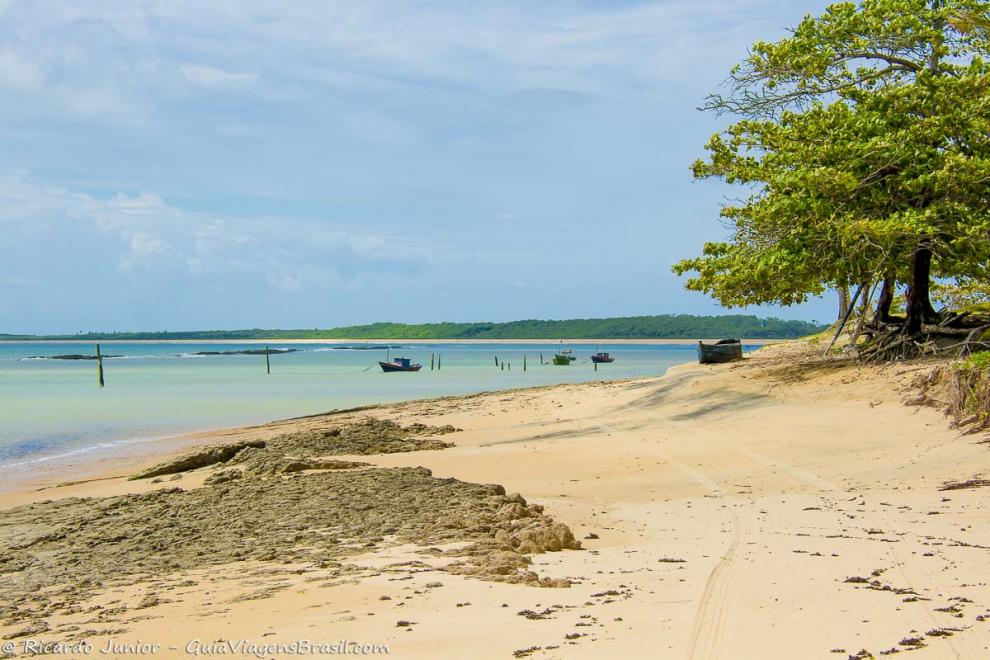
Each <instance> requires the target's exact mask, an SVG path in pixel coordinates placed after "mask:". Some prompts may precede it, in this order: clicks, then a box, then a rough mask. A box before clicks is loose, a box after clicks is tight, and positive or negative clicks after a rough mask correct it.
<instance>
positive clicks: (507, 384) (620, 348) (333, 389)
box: [0, 342, 695, 468]
mask: <svg viewBox="0 0 990 660" xmlns="http://www.w3.org/2000/svg"><path fill="white" fill-rule="evenodd" d="M259 348H263V347H261V346H259V345H258V344H189V343H182V344H162V343H128V344H103V345H102V349H103V352H104V354H111V355H119V356H121V357H111V358H108V359H107V360H105V370H106V387H105V388H102V389H101V388H99V387H98V386H97V377H96V363H95V361H67V360H52V359H44V358H43V356H49V355H60V354H83V353H88V354H91V353H94V351H95V347H94V345H92V344H76V343H49V342H43V343H42V342H25V343H21V342H17V343H7V344H0V468H4V467H8V468H9V467H11V466H23V465H26V464H31V463H34V462H38V461H46V460H50V459H53V458H59V457H66V456H75V457H77V458H81V457H82V455H83V454H86V453H99V452H101V451H104V452H106V451H112V450H113V448H114V447H118V446H121V445H123V444H127V443H133V442H138V441H147V440H149V439H153V438H158V437H165V436H169V435H174V434H177V433H181V432H185V431H191V430H196V429H204V428H216V427H223V426H233V425H241V424H253V423H260V422H267V421H271V420H275V419H281V418H285V417H292V416H297V415H306V414H311V413H317V412H323V411H327V410H332V409H334V408H346V407H351V406H356V405H363V404H368V403H375V402H387V401H400V400H404V399H417V398H425V397H434V396H441V395H448V394H467V393H471V392H480V391H485V390H496V389H507V388H514V387H526V386H532V385H546V384H552V383H572V382H582V381H589V380H602V379H618V378H634V377H644V376H658V375H661V374H663V373H664V372H665V371H666V370H667V368H669V367H670V366H672V365H674V364H679V363H682V362H688V361H692V360H694V359H695V349H694V347H693V346H680V345H655V346H645V345H614V344H610V345H608V346H607V347H605V346H603V347H602V350H608V351H609V352H610V353H612V355H613V356H615V358H616V361H615V362H614V363H613V364H607V365H600V366H599V369H598V371H597V372H595V370H594V367H593V364H592V363H591V361H590V359H589V358H590V356H591V354H592V353H593V352H594V347H593V346H573V347H572V348H573V350H574V355H576V356H577V357H578V360H577V361H576V362H574V363H573V364H571V365H570V366H566V367H562V366H552V365H549V364H547V365H543V366H541V365H540V353H541V352H542V353H543V356H544V359H545V360H547V361H549V360H550V359H551V358H552V356H553V353H554V351H555V350H556V349H557V348H559V346H558V345H555V344H549V343H548V344H532V345H519V344H511V345H506V344H472V345H464V344H443V343H437V344H431V345H423V344H420V345H415V346H397V347H395V348H393V349H392V350H391V354H392V356H395V355H403V356H405V357H410V358H412V359H413V361H414V362H420V363H422V364H423V365H424V366H423V371H420V372H419V373H396V374H385V373H382V371H381V369H380V368H379V367H378V365H377V361H378V360H382V359H384V358H385V350H384V349H382V350H367V349H363V350H355V349H350V348H347V347H346V345H341V344H271V348H272V349H275V348H295V349H298V352H295V353H286V354H281V355H272V356H271V365H272V373H271V375H267V374H266V373H265V357H264V355H221V356H195V355H194V353H196V352H199V351H237V350H245V349H259ZM431 353H437V354H439V355H441V359H442V368H441V369H440V370H438V371H430V355H431ZM524 354H525V355H526V356H527V366H528V369H527V371H525V372H523V370H522V363H523V355H524ZM496 355H497V356H498V357H499V359H500V360H502V361H506V362H509V363H511V365H512V369H511V371H502V370H500V369H496V367H495V365H494V356H496Z"/></svg>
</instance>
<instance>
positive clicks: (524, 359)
mask: <svg viewBox="0 0 990 660" xmlns="http://www.w3.org/2000/svg"><path fill="white" fill-rule="evenodd" d="M523 371H526V354H525V353H523Z"/></svg>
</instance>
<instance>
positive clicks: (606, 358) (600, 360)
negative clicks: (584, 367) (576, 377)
mask: <svg viewBox="0 0 990 660" xmlns="http://www.w3.org/2000/svg"><path fill="white" fill-rule="evenodd" d="M591 361H592V362H594V363H595V364H608V363H610V362H615V358H614V357H612V356H611V355H609V354H608V353H603V352H602V351H598V352H597V353H595V354H594V355H592V356H591Z"/></svg>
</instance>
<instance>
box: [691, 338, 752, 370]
mask: <svg viewBox="0 0 990 660" xmlns="http://www.w3.org/2000/svg"><path fill="white" fill-rule="evenodd" d="M741 359H743V352H742V342H740V341H739V340H738V339H723V340H721V341H717V342H715V343H714V344H705V343H704V342H700V341H699V342H698V362H700V363H701V364H713V363H716V362H732V361H734V360H741Z"/></svg>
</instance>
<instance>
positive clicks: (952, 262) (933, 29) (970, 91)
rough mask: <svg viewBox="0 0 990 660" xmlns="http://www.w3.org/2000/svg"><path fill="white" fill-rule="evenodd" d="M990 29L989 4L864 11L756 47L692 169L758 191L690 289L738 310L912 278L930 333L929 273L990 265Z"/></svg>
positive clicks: (706, 252) (905, 5) (868, 4)
mask: <svg viewBox="0 0 990 660" xmlns="http://www.w3.org/2000/svg"><path fill="white" fill-rule="evenodd" d="M988 26H990V19H988V3H987V2H977V1H975V0H944V1H932V0H865V1H864V2H862V3H861V4H859V5H857V4H854V3H851V2H845V3H840V4H835V5H832V6H830V7H829V8H828V9H827V10H826V11H825V13H824V14H823V15H821V16H818V17H814V16H808V17H806V18H805V19H804V20H803V21H802V22H801V24H800V25H799V26H798V27H797V28H796V29H795V30H794V31H793V32H792V34H791V36H790V37H788V38H786V39H783V40H781V41H779V42H776V43H765V42H759V43H757V44H755V45H754V46H753V47H752V49H751V52H750V55H749V57H748V58H747V59H746V60H745V61H744V62H743V63H741V64H739V65H737V66H736V67H735V68H734V69H733V71H732V74H731V77H730V80H729V92H728V93H727V94H725V95H715V96H712V97H710V98H709V100H708V103H707V105H706V106H705V107H706V108H707V109H709V110H713V111H715V112H718V113H728V114H732V115H736V116H737V117H740V119H739V120H738V121H737V122H736V123H734V124H732V125H730V126H729V127H728V128H727V129H726V130H725V131H723V132H721V133H719V134H716V135H714V136H713V137H712V138H711V139H710V140H709V142H708V144H707V145H706V149H707V151H708V158H707V159H705V160H701V161H698V162H696V163H695V164H694V166H693V170H694V175H695V176H696V177H697V178H710V177H714V178H720V179H723V180H725V181H726V182H728V183H733V184H738V185H741V186H745V187H746V188H747V189H748V191H749V193H748V195H747V196H746V197H745V198H744V199H742V200H740V201H738V202H736V203H731V204H727V205H726V206H724V207H723V209H722V216H723V218H725V220H726V221H727V224H728V225H729V226H730V227H731V229H732V235H731V237H730V238H729V240H727V241H723V242H713V243H707V244H706V245H705V246H704V248H703V253H702V256H700V257H697V258H694V259H687V260H684V261H681V262H679V263H678V264H677V265H675V267H674V270H675V272H677V273H679V274H680V273H684V272H688V271H693V272H694V273H695V275H694V277H692V278H690V279H689V280H688V282H687V286H688V288H689V289H694V290H699V291H704V292H707V293H709V294H710V295H712V296H714V297H716V298H717V299H719V300H720V301H721V302H722V303H723V304H726V305H728V306H734V305H745V304H753V303H766V302H776V303H782V304H793V303H797V302H801V301H803V300H805V299H806V298H807V297H808V296H810V295H816V294H820V293H821V292H822V291H824V289H825V288H826V287H842V286H846V285H847V284H849V283H861V282H873V281H876V280H878V279H883V280H885V282H886V284H887V286H888V287H892V286H894V284H895V283H897V282H900V283H904V284H907V285H908V286H907V303H908V304H907V316H908V320H907V327H908V329H909V330H910V331H911V332H915V331H917V330H918V329H920V327H921V324H922V323H923V322H924V321H926V320H930V319H931V318H932V316H933V314H934V310H933V309H932V306H931V303H930V301H929V285H930V279H931V277H932V276H936V277H960V276H961V277H978V276H980V273H981V272H985V271H984V269H985V266H984V262H985V261H986V258H987V256H988V255H990V213H988V211H987V209H988V202H990V188H988V183H990V94H988V93H987V92H988V85H990V67H988V65H987V63H985V62H984V60H983V54H984V53H986V52H987V50H988V44H990V41H988ZM888 294H889V291H888ZM881 298H882V299H883V296H882V297H881ZM888 299H889V295H888ZM888 304H889V302H888ZM882 315H883V316H886V310H882Z"/></svg>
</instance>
